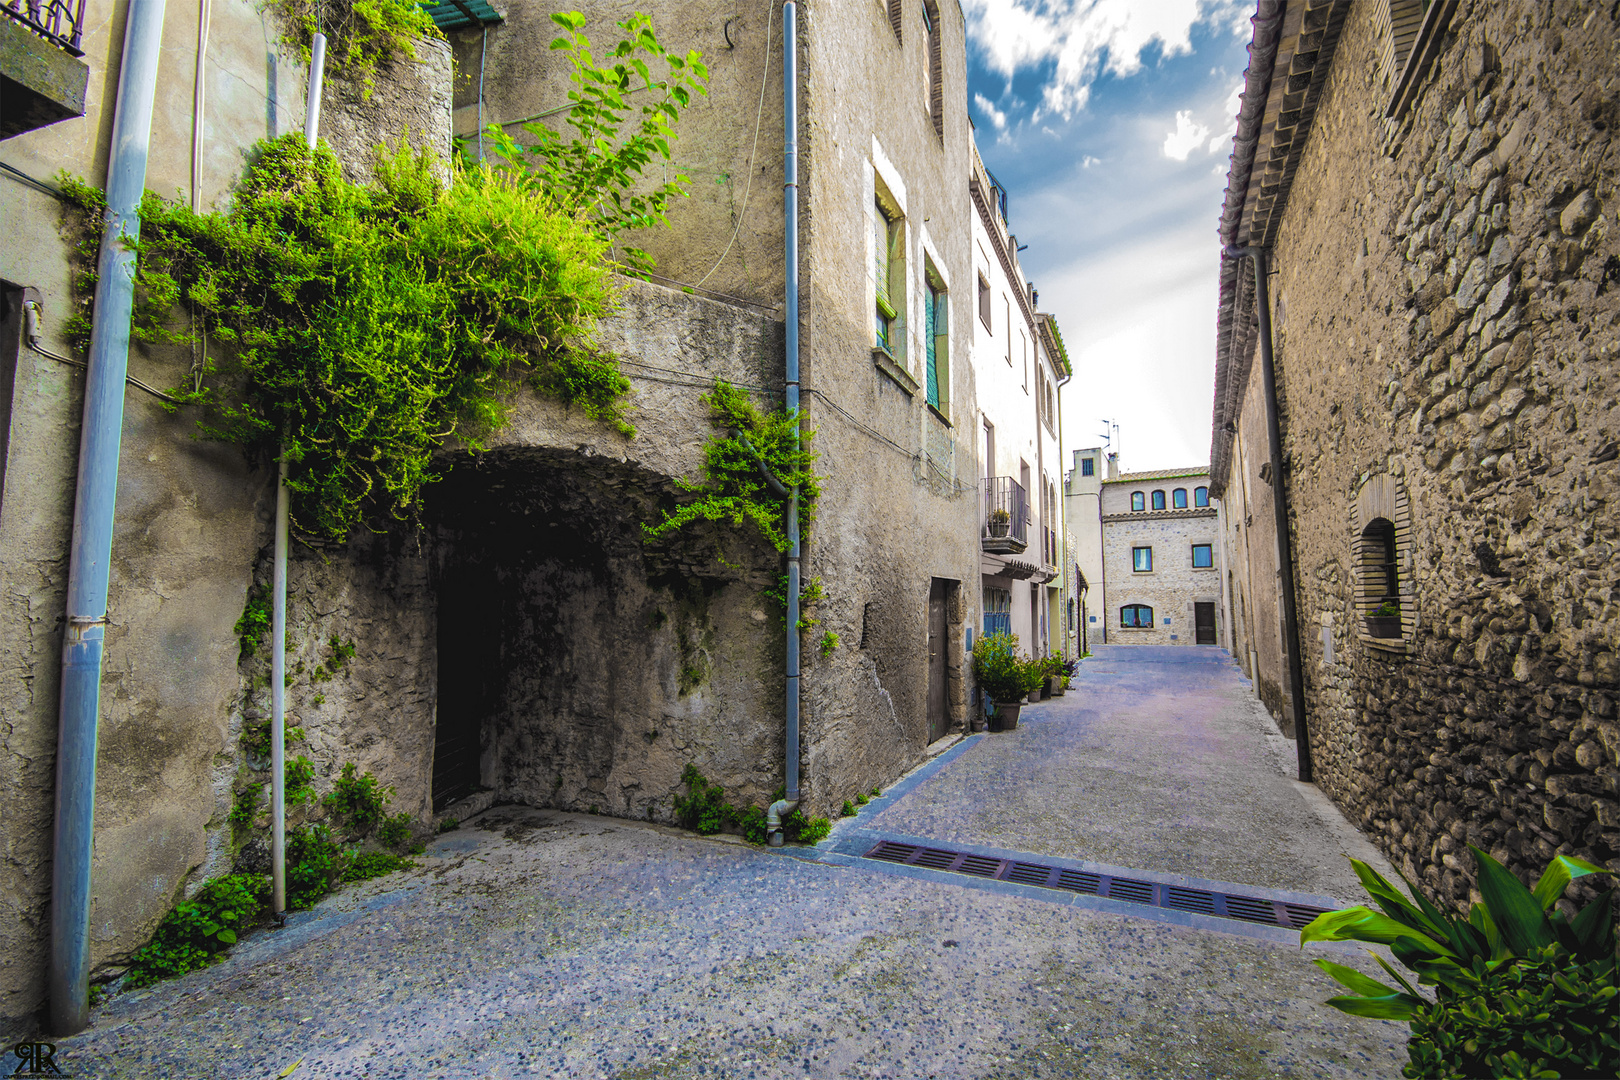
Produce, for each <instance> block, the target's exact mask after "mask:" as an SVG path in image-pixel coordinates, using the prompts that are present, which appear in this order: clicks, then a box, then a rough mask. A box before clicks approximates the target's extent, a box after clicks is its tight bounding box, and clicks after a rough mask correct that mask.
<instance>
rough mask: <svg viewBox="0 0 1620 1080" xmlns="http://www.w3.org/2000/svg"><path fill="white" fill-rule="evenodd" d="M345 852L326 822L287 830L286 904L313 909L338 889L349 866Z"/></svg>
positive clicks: (297, 907) (296, 908)
mask: <svg viewBox="0 0 1620 1080" xmlns="http://www.w3.org/2000/svg"><path fill="white" fill-rule="evenodd" d="M348 862H349V860H348V856H347V853H346V852H345V851H344V850H343V848H342V847H340V846H339V845H338V843H337V841H335V840H333V839H332V830H330V829H328V828H327V827H326V826H325V825H306V826H303V827H302V828H297V829H289V830H288V831H287V864H286V865H287V907H289V908H291V909H292V910H293V911H303V910H304V909H306V908H312V907H314V906H315V905H316V904H317V903H319V902H320V901H321V898H322V897H324V896H326V895H327V894H328V893H330V892H331V891H332V890H333V889H335V888H337V885H338V883H339V882H341V881H342V880H343V873H344V871H345V870H346V869H347V868H348Z"/></svg>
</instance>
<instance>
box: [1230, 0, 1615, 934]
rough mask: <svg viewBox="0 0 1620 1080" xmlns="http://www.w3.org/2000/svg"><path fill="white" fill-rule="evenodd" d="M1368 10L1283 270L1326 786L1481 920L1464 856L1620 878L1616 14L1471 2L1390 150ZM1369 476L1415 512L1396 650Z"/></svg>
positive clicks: (1310, 153) (1309, 169)
mask: <svg viewBox="0 0 1620 1080" xmlns="http://www.w3.org/2000/svg"><path fill="white" fill-rule="evenodd" d="M1372 7H1373V6H1372V5H1357V6H1356V7H1355V8H1354V9H1353V10H1352V11H1351V14H1350V16H1349V19H1348V22H1347V23H1346V25H1345V30H1344V35H1343V38H1342V39H1341V41H1340V44H1339V47H1338V53H1337V55H1336V57H1335V59H1334V61H1333V67H1332V70H1331V72H1330V74H1329V76H1328V81H1327V84H1326V88H1325V92H1324V95H1323V98H1322V104H1321V107H1320V109H1319V111H1318V113H1317V119H1316V126H1315V129H1314V130H1313V131H1312V133H1311V135H1310V142H1309V144H1308V145H1307V148H1306V150H1305V154H1304V158H1303V160H1302V162H1301V165H1300V167H1299V171H1298V173H1297V175H1296V176H1295V178H1294V181H1293V190H1292V193H1291V195H1290V196H1289V203H1288V209H1287V213H1286V217H1285V218H1284V220H1283V223H1282V228H1281V232H1280V235H1279V239H1278V242H1277V245H1276V260H1275V264H1274V265H1275V267H1276V269H1277V270H1278V272H1279V273H1278V277H1277V287H1276V292H1275V294H1274V295H1275V301H1274V315H1275V320H1276V323H1277V341H1278V368H1279V378H1280V382H1281V387H1282V393H1283V397H1284V403H1283V408H1284V419H1285V422H1286V431H1285V451H1286V454H1287V456H1288V459H1289V463H1290V466H1289V467H1290V470H1291V475H1290V478H1289V479H1290V491H1291V492H1292V493H1293V495H1292V499H1293V510H1294V520H1293V528H1294V534H1295V536H1296V538H1297V541H1296V543H1297V548H1296V550H1297V552H1298V555H1297V561H1298V565H1299V597H1300V603H1301V608H1302V610H1301V622H1302V624H1303V627H1304V638H1305V640H1304V651H1305V672H1306V690H1307V701H1308V705H1309V708H1310V718H1311V724H1312V725H1313V727H1312V742H1313V746H1314V755H1315V760H1316V775H1317V779H1318V782H1319V783H1320V784H1321V785H1322V786H1323V788H1324V789H1325V790H1326V791H1328V792H1329V793H1330V794H1331V795H1332V796H1333V798H1334V799H1335V800H1336V801H1337V802H1338V803H1339V804H1340V805H1341V806H1343V807H1345V809H1346V810H1347V811H1348V812H1349V813H1350V815H1351V816H1352V818H1353V819H1354V820H1357V821H1358V822H1359V823H1360V824H1361V825H1362V827H1363V828H1365V829H1366V830H1367V831H1368V833H1369V834H1370V835H1372V836H1373V837H1374V838H1375V839H1376V840H1377V841H1378V842H1379V843H1380V844H1381V845H1382V846H1383V848H1384V850H1385V851H1386V852H1387V853H1388V854H1389V856H1390V858H1391V860H1392V861H1393V862H1395V863H1396V864H1397V865H1398V866H1401V867H1402V868H1404V869H1405V870H1406V871H1407V872H1408V873H1409V874H1413V875H1416V876H1419V877H1421V878H1422V879H1423V880H1424V881H1425V883H1426V884H1427V886H1428V887H1429V888H1430V889H1431V891H1432V892H1433V893H1434V894H1437V895H1439V896H1441V897H1444V898H1446V899H1448V900H1451V901H1454V902H1455V903H1457V904H1458V905H1462V904H1464V903H1466V902H1467V901H1468V899H1469V898H1470V897H1471V896H1473V897H1476V898H1477V892H1475V891H1474V889H1473V860H1472V856H1471V855H1469V853H1468V852H1467V849H1466V846H1465V845H1466V844H1467V843H1472V844H1476V845H1479V846H1480V847H1482V848H1484V849H1485V850H1488V851H1490V852H1491V853H1492V854H1493V855H1495V856H1496V857H1497V858H1500V859H1502V860H1503V861H1504V862H1506V863H1508V864H1509V865H1510V866H1513V867H1514V868H1515V869H1517V870H1519V871H1520V872H1521V873H1523V874H1526V875H1530V876H1532V877H1533V875H1534V874H1535V873H1538V872H1539V871H1540V868H1541V867H1542V865H1543V864H1544V863H1545V862H1546V861H1547V859H1548V858H1550V857H1551V856H1552V854H1553V853H1554V852H1569V853H1575V854H1579V855H1582V856H1584V857H1587V858H1592V859H1595V860H1596V861H1598V862H1600V863H1604V862H1606V863H1608V865H1610V866H1616V867H1620V816H1617V815H1620V809H1617V807H1620V800H1617V796H1620V787H1617V784H1620V768H1617V766H1620V727H1617V725H1616V719H1615V711H1614V710H1615V696H1616V692H1617V684H1620V662H1617V660H1616V652H1615V642H1616V640H1617V639H1620V607H1617V606H1616V605H1615V603H1614V602H1613V596H1612V595H1611V594H1612V592H1613V587H1614V585H1615V572H1614V568H1615V566H1616V561H1615V557H1614V549H1615V544H1616V543H1617V541H1620V531H1617V525H1616V521H1617V519H1616V516H1615V513H1614V499H1615V498H1616V493H1617V491H1620V473H1617V469H1620V465H1617V463H1616V454H1615V450H1614V445H1615V433H1616V430H1617V425H1620V411H1617V406H1616V404H1615V394H1614V372H1613V363H1612V361H1613V353H1614V344H1613V333H1612V326H1611V324H1612V323H1613V322H1614V321H1615V319H1616V317H1617V313H1620V299H1617V293H1616V291H1615V289H1614V287H1613V282H1614V279H1615V277H1616V275H1617V273H1620V271H1617V270H1616V269H1615V268H1616V267H1620V253H1617V249H1616V241H1617V239H1620V237H1617V235H1616V232H1615V229H1614V227H1613V215H1614V213H1615V212H1616V207H1617V204H1616V201H1615V200H1616V193H1615V170H1614V166H1613V163H1612V161H1611V160H1610V156H1611V155H1610V151H1611V140H1612V139H1613V138H1614V109H1615V105H1614V101H1613V97H1612V94H1611V93H1610V90H1609V89H1607V87H1608V83H1606V82H1603V81H1602V80H1603V79H1604V78H1605V76H1606V73H1608V72H1609V71H1610V69H1611V58H1612V56H1613V51H1614V48H1615V42H1616V39H1617V27H1616V18H1615V15H1614V13H1613V12H1611V11H1610V10H1608V9H1606V8H1599V9H1594V8H1592V7H1591V6H1590V5H1582V4H1576V3H1567V2H1560V3H1552V4H1538V3H1528V2H1516V3H1500V4H1486V3H1479V2H1467V0H1464V2H1463V3H1461V4H1459V5H1458V8H1457V12H1456V14H1455V15H1454V16H1453V19H1452V23H1451V27H1450V33H1449V34H1448V36H1447V38H1446V40H1445V42H1444V44H1443V47H1442V49H1441V51H1440V54H1439V57H1438V60H1437V61H1436V64H1435V67H1434V70H1433V72H1432V73H1431V75H1430V78H1429V81H1428V82H1427V83H1426V85H1424V86H1423V88H1422V89H1421V91H1420V92H1419V94H1418V96H1417V98H1416V100H1415V102H1414V104H1413V106H1412V108H1411V112H1410V115H1409V116H1408V118H1407V119H1406V121H1405V122H1404V123H1403V126H1402V127H1401V129H1400V130H1399V131H1398V132H1397V133H1396V137H1395V139H1394V141H1393V142H1392V143H1391V144H1389V153H1387V154H1386V153H1385V152H1384V151H1385V138H1386V132H1385V129H1384V127H1383V125H1382V124H1381V123H1380V122H1379V121H1377V120H1376V119H1374V116H1375V115H1376V113H1377V112H1378V111H1379V110H1381V109H1382V106H1383V104H1384V101H1385V100H1386V91H1385V89H1384V87H1383V86H1382V85H1381V83H1380V81H1379V78H1378V65H1377V63H1376V56H1377V41H1376V39H1375V30H1374V25H1373V11H1372ZM1252 406H1253V399H1252V398H1251V407H1252ZM1373 481H1377V482H1380V483H1383V482H1392V483H1393V487H1392V490H1398V491H1399V492H1400V493H1401V494H1402V496H1403V497H1404V498H1405V499H1407V500H1409V504H1410V519H1411V528H1410V533H1409V536H1408V537H1407V538H1405V540H1404V542H1403V550H1402V552H1401V558H1400V565H1401V573H1402V575H1403V580H1404V581H1405V582H1406V584H1407V586H1408V587H1410V589H1411V597H1412V601H1411V604H1410V610H1408V611H1406V612H1405V614H1406V615H1407V616H1408V618H1407V626H1406V634H1405V639H1406V640H1405V645H1404V649H1403V650H1398V651H1392V650H1391V649H1389V648H1387V647H1380V646H1378V645H1375V644H1374V643H1372V642H1370V641H1368V640H1367V639H1366V638H1365V637H1364V635H1363V629H1364V628H1363V626H1362V624H1361V617H1362V615H1363V614H1365V612H1364V611H1362V610H1361V607H1362V604H1361V601H1360V599H1359V598H1357V597H1356V596H1355V594H1354V581H1355V567H1354V560H1353V556H1352V549H1351V544H1352V542H1353V540H1354V530H1355V523H1356V514H1355V507H1356V502H1357V499H1358V495H1359V493H1360V492H1361V491H1362V490H1363V488H1364V486H1365V485H1366V484H1368V483H1369V482H1373ZM1250 489H1251V491H1252V490H1254V485H1253V483H1252V481H1251V484H1250ZM1256 522H1257V524H1258V522H1259V516H1258V515H1256ZM1252 539H1253V540H1256V541H1257V540H1258V539H1259V536H1258V534H1256V536H1254V537H1253V538H1252ZM1257 584H1258V583H1257ZM1323 628H1326V632H1327V633H1330V634H1331V660H1330V659H1329V648H1328V645H1329V643H1330V642H1329V639H1328V638H1327V637H1325V636H1324V635H1323V633H1322V631H1323ZM1576 891H1577V892H1580V891H1582V890H1580V889H1579V888H1577V890H1576Z"/></svg>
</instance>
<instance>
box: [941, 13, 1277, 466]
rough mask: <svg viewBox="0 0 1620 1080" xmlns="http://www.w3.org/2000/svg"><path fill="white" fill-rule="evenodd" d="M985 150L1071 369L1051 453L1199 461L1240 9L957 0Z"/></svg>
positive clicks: (1237, 76)
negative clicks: (1085, 450)
mask: <svg viewBox="0 0 1620 1080" xmlns="http://www.w3.org/2000/svg"><path fill="white" fill-rule="evenodd" d="M963 8H964V10H965V12H966V14H967V20H968V94H969V99H970V109H971V111H972V114H973V121H974V123H975V124H976V125H977V128H978V132H977V138H978V142H979V152H980V154H982V155H983V157H984V160H985V164H986V165H987V166H988V167H989V168H990V171H991V172H993V173H995V175H996V177H997V179H998V180H1000V181H1001V182H1002V183H1003V184H1004V185H1005V186H1006V187H1007V189H1008V193H1009V200H1010V202H1009V206H1008V211H1009V215H1008V216H1009V218H1010V219H1011V225H1012V230H1013V232H1014V233H1016V234H1017V235H1018V242H1019V243H1020V244H1028V245H1029V247H1028V249H1027V250H1025V251H1024V252H1023V253H1022V254H1021V255H1020V256H1019V258H1020V259H1021V261H1022V263H1023V266H1024V271H1025V273H1026V274H1027V275H1028V276H1029V279H1030V280H1031V281H1033V282H1034V283H1035V287H1036V288H1037V289H1038V290H1040V306H1041V309H1042V310H1044V311H1050V312H1052V313H1054V314H1055V315H1056V316H1057V318H1058V323H1059V325H1060V326H1061V328H1062V330H1063V336H1064V340H1065V342H1066V344H1067V345H1068V349H1069V357H1070V359H1071V361H1073V363H1074V367H1075V377H1074V379H1073V380H1072V381H1071V382H1070V383H1069V385H1068V386H1067V387H1065V388H1064V391H1063V426H1064V432H1063V444H1064V447H1065V448H1066V449H1068V450H1074V449H1078V448H1082V447H1088V446H1097V445H1099V444H1100V443H1101V441H1102V440H1101V439H1100V438H1099V437H1098V436H1099V434H1100V433H1101V432H1102V431H1103V428H1104V424H1103V420H1104V418H1111V419H1113V420H1116V421H1118V423H1119V425H1120V435H1119V439H1118V442H1117V443H1116V447H1117V448H1118V449H1119V450H1120V451H1121V457H1120V461H1121V464H1122V465H1123V467H1124V468H1125V469H1127V470H1137V469H1155V468H1167V467H1172V466H1178V465H1192V464H1202V463H1206V462H1207V461H1208V460H1209V418H1210V403H1211V400H1212V397H1213V393H1214V376H1215V300H1216V280H1217V274H1218V269H1219V262H1218V260H1219V254H1220V245H1219V241H1218V240H1217V238H1216V235H1215V227H1216V222H1217V219H1218V217H1219V214H1220V208H1221V202H1222V198H1223V192H1224V191H1225V188H1226V171H1227V167H1228V163H1229V162H1228V159H1229V157H1230V155H1231V152H1232V132H1233V129H1234V126H1235V122H1234V119H1233V118H1234V116H1235V115H1236V113H1237V107H1238V100H1237V93H1238V91H1239V90H1240V89H1241V86H1242V79H1243V69H1244V68H1245V67H1246V66H1247V63H1248V57H1247V55H1246V53H1245V51H1244V47H1245V46H1246V45H1247V44H1248V42H1249V37H1250V26H1249V23H1248V18H1249V16H1250V15H1252V14H1253V4H1252V3H1250V2H1233V0H1044V2H1042V0H963Z"/></svg>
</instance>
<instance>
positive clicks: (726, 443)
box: [642, 380, 821, 604]
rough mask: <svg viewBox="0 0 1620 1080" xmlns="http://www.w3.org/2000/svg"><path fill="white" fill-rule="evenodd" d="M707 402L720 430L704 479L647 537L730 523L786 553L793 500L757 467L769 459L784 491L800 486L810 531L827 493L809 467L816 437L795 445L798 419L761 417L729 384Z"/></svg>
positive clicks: (718, 385) (803, 522) (688, 484)
mask: <svg viewBox="0 0 1620 1080" xmlns="http://www.w3.org/2000/svg"><path fill="white" fill-rule="evenodd" d="M702 401H703V403H704V404H705V405H707V406H708V407H709V423H710V424H711V425H713V427H714V428H715V433H714V434H713V435H711V436H710V437H709V441H708V442H707V443H706V444H705V445H704V448H703V471H704V479H702V480H678V481H676V483H677V485H678V486H679V487H680V488H681V490H683V491H687V492H690V493H692V494H694V495H696V496H697V497H696V498H695V499H692V500H690V501H688V502H683V503H681V504H680V505H679V506H677V507H675V508H674V509H673V510H669V511H665V512H664V513H663V515H662V517H661V519H660V520H659V521H657V522H654V523H651V524H644V525H643V526H642V529H643V531H644V532H645V533H646V535H647V537H648V538H649V539H658V538H660V537H663V536H667V535H669V534H671V533H674V532H676V531H678V530H680V529H681V528H683V527H685V526H687V525H689V524H691V523H693V522H696V521H716V522H729V523H730V524H731V525H733V526H735V527H737V528H742V527H744V526H746V525H750V524H751V525H752V526H753V527H754V528H755V529H756V530H757V531H758V533H759V535H760V536H761V537H762V538H763V539H764V540H765V542H766V543H768V544H770V545H771V546H772V547H774V548H776V550H777V551H781V552H786V551H787V550H788V537H787V511H788V497H787V496H786V495H783V494H781V493H780V492H777V491H774V490H772V488H771V486H770V484H769V483H768V482H767V481H766V479H765V477H764V476H763V475H762V474H761V473H760V470H759V466H760V462H761V461H763V462H764V463H765V467H766V468H767V469H769V470H770V472H771V474H772V475H773V476H775V477H776V478H777V479H778V480H780V481H781V483H782V486H783V487H788V488H791V487H793V486H795V485H797V486H798V488H799V528H800V530H801V531H802V532H808V531H809V528H810V525H811V523H812V522H814V521H815V517H816V499H817V497H818V496H819V495H820V493H821V481H820V477H818V476H817V475H816V474H815V472H814V471H812V468H811V466H812V465H814V463H815V460H816V455H815V452H814V450H813V449H812V448H811V445H810V444H811V441H812V440H813V439H814V437H815V432H814V431H813V430H809V429H805V430H803V431H800V432H798V438H797V440H795V437H794V436H795V429H796V428H798V426H799V422H800V420H799V416H798V414H797V413H794V412H789V411H788V410H787V409H785V408H777V409H772V410H770V411H769V412H765V411H762V410H761V409H760V408H759V407H758V406H757V405H755V404H754V402H753V401H752V400H751V399H750V398H749V396H748V395H747V393H745V392H744V391H742V390H739V389H738V388H737V387H735V386H732V385H731V384H730V383H728V382H725V381H724V380H716V381H715V384H714V389H713V390H710V391H709V392H708V393H706V394H704V395H703V397H702ZM756 455H757V456H756ZM785 580H786V579H785V578H784V582H785ZM783 588H784V589H785V588H786V585H785V584H784V585H783ZM784 604H785V598H784Z"/></svg>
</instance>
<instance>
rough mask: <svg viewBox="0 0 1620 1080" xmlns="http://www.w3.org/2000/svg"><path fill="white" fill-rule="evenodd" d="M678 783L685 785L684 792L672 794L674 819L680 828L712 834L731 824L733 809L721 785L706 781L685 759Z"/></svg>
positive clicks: (707, 834) (703, 834)
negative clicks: (673, 796)
mask: <svg viewBox="0 0 1620 1080" xmlns="http://www.w3.org/2000/svg"><path fill="white" fill-rule="evenodd" d="M681 783H683V784H685V785H686V794H685V795H679V796H676V798H675V819H676V820H677V821H679V822H680V823H681V826H682V827H683V828H687V829H692V830H694V831H695V832H697V833H698V834H699V835H701V836H713V835H714V834H715V833H717V832H719V831H720V830H721V829H724V828H725V827H726V826H727V825H729V824H731V822H732V818H733V816H734V811H733V810H732V808H731V804H730V803H728V802H726V792H725V789H724V788H722V787H721V786H720V785H719V784H710V783H709V782H708V780H707V779H706V778H705V777H704V775H703V774H702V773H701V772H699V771H698V768H697V766H696V765H692V764H690V763H688V764H687V766H686V768H684V769H682V770H681Z"/></svg>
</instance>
